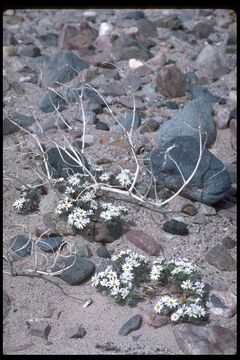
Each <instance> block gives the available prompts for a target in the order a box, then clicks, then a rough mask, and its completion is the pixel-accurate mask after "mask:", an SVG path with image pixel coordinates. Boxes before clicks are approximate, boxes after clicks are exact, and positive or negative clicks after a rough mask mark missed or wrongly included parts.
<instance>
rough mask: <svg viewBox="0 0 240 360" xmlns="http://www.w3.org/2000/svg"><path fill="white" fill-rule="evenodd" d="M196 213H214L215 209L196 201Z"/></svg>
mask: <svg viewBox="0 0 240 360" xmlns="http://www.w3.org/2000/svg"><path fill="white" fill-rule="evenodd" d="M196 206H197V209H198V213H199V214H202V215H208V216H209V215H216V213H217V212H216V209H215V208H214V207H212V206H208V205H206V204H202V203H197V204H196Z"/></svg>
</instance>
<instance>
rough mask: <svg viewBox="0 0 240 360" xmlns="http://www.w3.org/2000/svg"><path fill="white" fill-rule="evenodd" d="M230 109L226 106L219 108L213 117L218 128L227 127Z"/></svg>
mask: <svg viewBox="0 0 240 360" xmlns="http://www.w3.org/2000/svg"><path fill="white" fill-rule="evenodd" d="M229 117H230V110H229V109H227V108H223V109H219V111H218V112H217V115H216V117H215V124H216V127H217V128H218V129H220V130H224V129H227V128H228V125H229Z"/></svg>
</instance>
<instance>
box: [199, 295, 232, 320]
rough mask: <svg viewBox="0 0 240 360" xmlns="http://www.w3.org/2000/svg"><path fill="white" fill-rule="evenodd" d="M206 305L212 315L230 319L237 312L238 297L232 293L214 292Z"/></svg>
mask: <svg viewBox="0 0 240 360" xmlns="http://www.w3.org/2000/svg"><path fill="white" fill-rule="evenodd" d="M206 305H207V306H208V308H209V312H210V313H213V314H215V315H219V316H223V317H225V318H230V317H233V316H234V315H235V314H236V312H237V297H236V295H234V294H233V293H232V292H231V291H217V290H212V291H210V293H209V301H208V302H207V304H206Z"/></svg>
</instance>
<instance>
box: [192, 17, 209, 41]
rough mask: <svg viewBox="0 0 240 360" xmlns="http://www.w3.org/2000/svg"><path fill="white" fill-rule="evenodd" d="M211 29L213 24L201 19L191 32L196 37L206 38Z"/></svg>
mask: <svg viewBox="0 0 240 360" xmlns="http://www.w3.org/2000/svg"><path fill="white" fill-rule="evenodd" d="M212 30H213V25H212V24H209V23H207V22H203V21H199V22H198V23H197V24H196V25H194V27H193V28H192V32H193V34H194V35H195V36H196V38H197V39H206V38H207V37H208V35H209V34H210V33H211V32H212Z"/></svg>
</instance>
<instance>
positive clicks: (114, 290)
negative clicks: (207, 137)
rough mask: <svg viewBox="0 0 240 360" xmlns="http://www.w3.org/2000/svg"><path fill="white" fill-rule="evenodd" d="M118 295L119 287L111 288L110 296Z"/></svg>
mask: <svg viewBox="0 0 240 360" xmlns="http://www.w3.org/2000/svg"><path fill="white" fill-rule="evenodd" d="M118 294H119V287H117V286H115V287H113V288H112V290H111V295H112V296H116V295H118Z"/></svg>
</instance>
